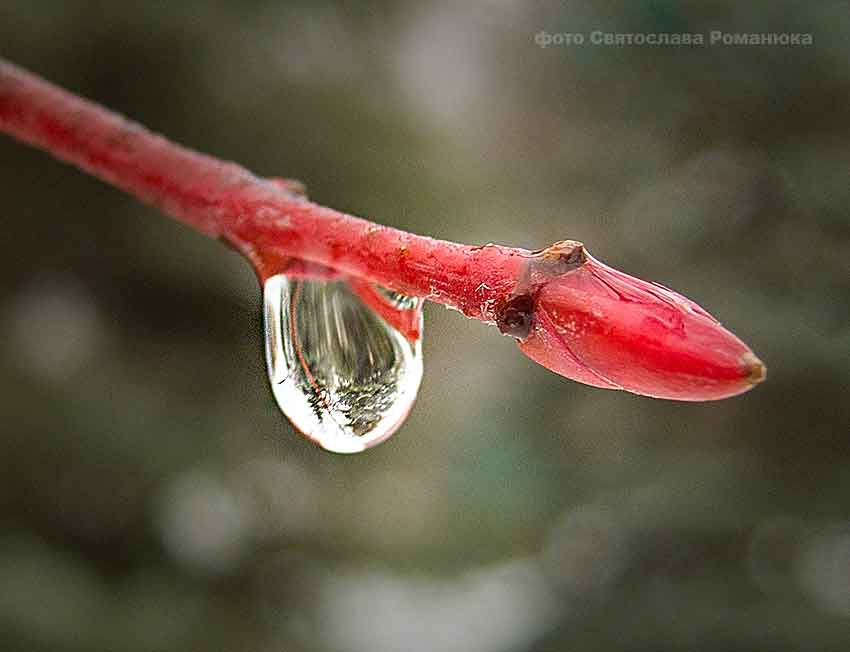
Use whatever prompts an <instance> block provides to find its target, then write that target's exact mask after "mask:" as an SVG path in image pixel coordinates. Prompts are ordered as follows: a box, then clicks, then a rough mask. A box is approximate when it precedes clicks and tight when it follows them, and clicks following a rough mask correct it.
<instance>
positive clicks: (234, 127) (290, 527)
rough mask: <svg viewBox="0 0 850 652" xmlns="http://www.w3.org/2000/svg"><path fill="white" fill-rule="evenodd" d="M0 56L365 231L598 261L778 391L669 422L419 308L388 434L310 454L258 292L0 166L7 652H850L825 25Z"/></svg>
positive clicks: (25, 173) (111, 17)
mask: <svg viewBox="0 0 850 652" xmlns="http://www.w3.org/2000/svg"><path fill="white" fill-rule="evenodd" d="M541 29H544V30H546V31H547V32H549V33H560V32H582V33H585V34H588V33H589V32H590V31H592V30H602V31H621V32H639V31H643V32H662V31H667V32H701V33H704V34H706V35H707V34H708V33H709V31H710V30H712V29H719V30H724V31H729V32H752V31H755V32H809V33H812V34H813V37H814V45H813V46H811V47H742V46H739V47H733V46H726V47H721V46H715V47H711V46H710V45H705V46H703V47H690V48H672V47H667V48H664V47H625V48H615V47H594V46H591V45H585V46H583V47H550V48H545V49H542V48H540V47H538V46H537V45H535V42H534V34H535V33H536V32H538V31H539V30H541ZM0 55H2V56H4V57H7V58H9V59H12V60H14V61H16V62H18V63H20V64H21V65H24V66H26V67H29V68H31V69H33V70H35V71H36V72H38V73H40V74H42V75H44V76H46V77H48V78H49V79H52V80H54V81H56V82H58V83H60V84H62V85H64V86H66V87H68V88H71V89H73V90H75V91H76V92H79V93H81V94H83V95H85V96H88V97H91V98H94V99H96V100H98V101H100V102H102V103H104V104H106V105H108V106H110V107H113V108H115V109H118V110H120V111H122V112H123V113H126V114H128V115H130V116H132V117H133V118H135V119H137V120H139V121H140V122H142V123H144V124H146V125H148V126H150V127H152V128H154V129H156V130H158V131H161V132H163V133H165V134H167V135H168V136H169V137H171V138H173V139H176V140H177V141H179V142H182V143H185V144H188V145H191V146H193V147H196V148H198V149H201V150H204V151H208V152H210V153H212V154H215V155H218V156H221V157H224V158H229V159H233V160H236V161H239V162H241V163H243V164H245V165H246V166H248V167H249V168H251V169H253V170H254V171H256V172H258V173H260V174H263V175H268V176H290V177H296V178H299V179H301V180H303V181H304V182H305V183H306V184H307V186H308V189H309V191H310V195H311V197H312V198H314V199H315V200H317V201H319V202H321V203H324V204H327V205H330V206H333V207H336V208H339V209H343V210H347V211H349V212H353V213H355V214H359V215H364V216H368V217H370V218H372V219H374V220H376V221H380V222H383V223H386V224H391V225H394V226H398V227H402V228H405V229H409V230H413V231H416V232H420V233H427V234H430V235H434V236H438V237H443V238H448V239H454V240H460V241H464V242H470V243H486V242H490V241H493V242H503V243H510V244H516V245H520V246H526V247H529V248H537V247H541V246H545V245H547V244H548V243H550V242H552V241H554V240H559V239H563V238H576V239H580V240H583V241H584V242H586V243H588V245H589V247H590V249H591V251H593V253H594V254H595V255H597V256H598V257H600V258H601V259H603V260H605V261H607V262H609V263H611V264H613V265H615V266H617V267H620V268H622V269H625V270H627V271H629V272H631V273H633V274H636V275H638V276H642V277H645V278H650V279H653V280H657V281H659V282H661V283H663V284H665V285H668V286H670V287H673V288H676V289H678V290H680V291H682V292H683V293H685V294H687V295H688V296H690V297H692V298H694V299H696V300H697V301H699V302H700V303H701V304H702V305H704V306H706V307H707V308H709V309H710V310H711V311H712V312H713V313H714V314H715V315H717V316H718V317H719V318H720V319H722V320H723V321H724V323H725V324H727V325H728V326H729V327H730V328H731V329H732V330H733V331H734V332H736V333H737V334H738V335H739V336H741V337H742V338H743V339H744V340H745V341H747V342H748V343H750V344H751V345H752V346H753V348H754V350H755V351H756V353H757V354H759V356H760V357H762V358H763V359H764V360H765V362H766V363H767V365H768V368H769V379H768V381H767V382H766V383H765V384H763V385H762V386H760V387H758V388H757V389H755V390H754V391H752V392H750V393H748V394H746V395H744V396H741V397H738V398H735V399H731V400H727V401H723V402H720V403H716V404H702V405H701V404H678V403H672V402H664V401H655V400H650V399H645V398H639V397H635V396H630V395H626V394H624V393H617V392H609V391H603V390H598V389H593V388H589V387H585V386H582V385H579V384H576V383H572V382H569V381H566V380H564V379H562V378H560V377H558V376H555V375H554V374H551V373H549V372H548V371H546V370H545V369H543V368H540V367H538V366H536V365H534V364H533V363H531V362H530V361H528V360H527V359H525V358H524V357H523V356H522V355H521V354H520V353H519V352H518V351H517V350H516V348H515V347H514V345H513V344H512V342H511V341H510V340H509V339H508V338H504V337H500V336H499V335H498V333H496V332H495V330H494V329H492V328H487V327H486V326H483V325H482V324H480V323H477V322H472V321H467V320H465V319H464V318H463V317H461V316H460V315H459V314H457V313H453V312H449V311H446V310H444V309H443V308H441V307H439V306H434V305H429V306H428V308H427V310H426V338H425V365H426V374H425V378H424V382H423V387H422V391H421V395H420V398H419V400H418V403H417V405H416V407H415V409H414V412H413V414H412V415H411V417H410V419H409V421H408V423H407V424H406V425H405V426H404V427H403V428H402V429H401V430H400V431H399V432H398V433H397V434H396V436H395V437H394V438H393V439H392V440H390V441H389V442H388V443H386V444H384V445H382V446H379V447H378V448H376V449H374V450H372V451H369V452H367V453H365V454H362V455H358V456H351V457H346V456H338V455H332V454H329V453H325V452H322V451H320V450H318V449H316V448H314V447H313V446H311V445H310V444H309V443H307V442H306V441H304V440H302V439H301V438H299V436H297V435H296V434H295V433H294V431H293V430H292V428H291V427H290V426H289V425H288V423H287V422H286V421H285V419H284V418H283V417H282V416H281V414H280V413H279V411H278V410H277V408H276V406H275V403H274V400H273V398H272V395H271V392H270V390H269V387H268V384H267V380H266V377H265V367H264V361H263V359H262V342H261V335H260V323H261V320H260V306H259V298H260V293H259V290H258V288H257V286H256V281H255V279H254V277H253V274H252V273H251V271H250V269H249V267H248V265H247V264H246V263H245V262H244V261H242V260H241V259H240V258H239V257H238V256H237V255H236V254H235V253H233V252H231V251H229V250H228V249H226V248H224V247H222V246H221V245H220V244H218V243H216V242H213V241H211V240H208V239H205V238H204V237H203V236H201V235H199V234H197V233H195V232H193V231H191V230H189V229H187V228H185V227H183V226H181V225H179V224H177V223H174V222H172V221H170V220H168V219H166V218H163V217H162V216H160V215H159V214H158V213H157V212H156V211H155V210H154V209H151V208H148V207H145V206H142V205H140V204H138V203H136V202H135V201H133V200H131V199H129V198H127V197H125V196H124V195H122V194H121V193H119V192H117V191H115V190H113V189H110V188H108V187H106V186H105V185H103V184H101V183H99V182H97V181H95V180H93V179H90V178H88V177H86V176H84V175H83V174H81V173H79V172H77V171H75V170H73V169H71V168H69V167H66V166H63V165H61V164H58V163H56V162H54V161H53V160H51V159H50V158H49V157H47V156H45V155H44V154H42V153H40V152H36V151H33V150H31V149H28V148H26V147H23V146H21V145H19V144H17V143H14V142H12V141H11V140H10V139H8V138H5V137H3V138H0V170H2V173H0V206H2V236H0V278H2V280H0V416H2V429H1V430H0V640H2V643H0V646H1V647H2V649H3V650H4V651H8V652H12V651H16V650H26V651H28V652H31V651H36V652H37V651H41V650H44V651H48V650H49V651H51V652H57V651H59V652H63V651H66V650H67V651H83V650H85V651H101V650H102V651H114V650H122V651H124V652H134V651H139V652H148V651H154V650H155V651H163V652H168V651H172V650H173V651H181V652H185V651H188V650H192V651H196V650H197V651H206V650H259V651H272V650H275V651H279V650H286V651H294V652H300V651H308V650H310V651H312V650H317V651H320V652H321V651H327V652H349V651H350V652H361V651H362V652H367V651H368V652H395V651H407V650H410V651H414V652H418V651H423V652H425V651H430V650H443V651H448V652H453V651H470V652H479V651H480V652H508V651H520V650H528V651H539V652H543V651H552V650H571V651H583V650H588V651H590V650H615V651H616V650H642V651H643V650H645V651H647V652H649V651H658V650H681V651H683V652H684V651H688V652H694V651H700V650H706V651H708V650H711V651H723V650H755V649H758V650H783V651H784V650H787V651H789V652H791V651H794V652H797V651H799V650H841V649H848V648H850V441H848V435H850V394H848V389H850V386H849V385H850V384H849V383H848V380H850V373H848V372H850V219H848V206H850V109H848V106H850V66H848V61H850V9H848V6H847V4H846V3H844V2H831V3H829V2H826V3H811V4H810V3H804V2H797V3H791V2H782V3H777V2H768V1H761V2H750V3H739V2H732V1H728V2H712V3H703V2H696V1H693V2H668V1H664V0H655V1H650V0H639V1H637V2H631V3H608V2H602V3H593V8H591V3H574V2H569V3H567V2H563V3H557V4H556V3H552V4H549V5H541V4H538V3H527V4H521V3H512V2H507V1H501V2H500V1H495V0H492V1H484V0H476V1H474V2H467V3H449V2H431V3H421V2H392V3H390V2H386V3H338V4H337V3H331V2H316V1H311V2H303V3H282V2H278V1H260V0H253V1H250V2H249V1H243V2H197V1H194V2H193V1H186V2H171V3H166V2H146V3H145V2H143V3H129V2H92V1H83V0H56V1H47V0H3V1H2V2H0Z"/></svg>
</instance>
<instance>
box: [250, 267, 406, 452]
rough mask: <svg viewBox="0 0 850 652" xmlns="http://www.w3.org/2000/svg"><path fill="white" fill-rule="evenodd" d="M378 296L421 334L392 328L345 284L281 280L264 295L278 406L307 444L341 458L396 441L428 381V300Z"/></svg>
mask: <svg viewBox="0 0 850 652" xmlns="http://www.w3.org/2000/svg"><path fill="white" fill-rule="evenodd" d="M371 289H373V290H374V292H372V293H371V298H370V300H372V301H374V300H375V299H374V297H379V300H380V301H384V302H385V303H386V308H387V309H388V310H391V311H403V312H402V314H401V315H400V316H401V317H402V318H403V319H400V320H399V323H407V324H411V323H412V324H414V326H415V327H414V328H409V327H408V328H407V329H406V332H403V331H402V330H399V329H397V328H396V327H394V326H392V325H390V324H389V323H388V322H387V321H385V320H384V318H382V317H381V316H379V314H378V312H376V311H375V310H373V309H372V308H370V307H369V306H367V305H366V304H365V303H363V301H361V299H360V298H359V297H358V295H357V294H356V293H355V292H353V291H352V289H351V287H350V286H349V284H348V283H346V282H345V281H324V280H309V279H300V278H289V277H287V276H285V275H282V274H281V275H277V276H273V277H271V278H269V279H268V280H267V281H266V283H265V286H264V288H263V294H264V301H265V312H264V315H265V336H266V361H267V363H268V371H269V380H270V381H271V384H272V390H273V391H274V395H275V398H276V399H277V403H278V405H279V406H280V409H281V410H282V411H283V413H284V414H285V415H286V416H287V417H288V418H289V420H290V421H291V422H292V424H293V425H294V426H295V427H296V428H297V429H298V430H299V431H301V432H302V433H303V434H304V435H305V436H306V437H307V438H308V439H311V440H312V441H314V442H315V443H317V444H318V445H319V446H321V447H322V448H324V449H326V450H329V451H333V452H335V453H359V452H360V451H363V450H366V449H367V448H370V447H371V446H374V445H376V444H379V443H380V442H382V441H384V440H385V439H387V438H388V437H390V436H391V435H392V434H393V433H394V432H395V431H396V430H397V429H398V427H399V426H400V425H401V424H402V423H403V422H404V419H405V418H406V417H407V414H408V413H409V412H410V408H411V406H412V405H413V402H414V400H415V399H416V394H417V392H418V391H419V383H420V381H421V380H422V338H421V335H420V334H421V332H422V299H418V298H411V297H407V296H405V295H401V294H398V293H395V292H392V291H390V290H386V289H385V288H380V287H378V286H371ZM407 311H410V312H407ZM385 314H386V313H385Z"/></svg>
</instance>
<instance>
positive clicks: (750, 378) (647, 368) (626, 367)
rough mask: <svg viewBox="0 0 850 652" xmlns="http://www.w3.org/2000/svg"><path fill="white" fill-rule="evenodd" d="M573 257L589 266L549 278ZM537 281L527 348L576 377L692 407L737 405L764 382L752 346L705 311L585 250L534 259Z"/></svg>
mask: <svg viewBox="0 0 850 652" xmlns="http://www.w3.org/2000/svg"><path fill="white" fill-rule="evenodd" d="M565 248H567V249H571V256H572V259H573V261H575V259H576V253H575V251H576V250H577V249H579V248H580V251H581V254H582V256H581V258H582V260H581V262H580V264H579V265H578V266H577V267H574V268H572V269H567V270H566V271H563V270H562V271H558V272H557V273H555V274H549V273H548V272H547V270H551V269H556V267H557V266H555V267H554V268H553V260H565V255H564V251H565ZM553 252H555V254H553ZM528 277H529V282H528V287H527V288H526V289H527V291H528V294H531V295H532V296H533V298H534V302H533V306H534V308H533V314H532V315H531V320H530V328H529V329H528V333H527V336H526V337H524V338H523V339H521V340H520V343H519V346H520V348H521V349H522V351H523V353H525V354H526V355H527V356H528V357H529V358H531V359H532V360H534V361H535V362H538V363H540V364H542V365H543V366H545V367H547V368H549V369H551V370H552V371H554V372H556V373H559V374H561V375H563V376H566V377H567V378H572V379H573V380H577V381H580V382H583V383H587V384H589V385H595V386H597V387H606V388H610V389H623V390H626V391H629V392H633V393H635V394H643V395H646V396H654V397H657V398H667V399H678V400H683V401H709V400H715V399H721V398H726V397H729V396H734V395H735V394H740V393H741V392H744V391H746V390H748V389H750V388H751V387H752V386H753V385H755V384H756V383H758V382H760V381H761V380H763V379H764V378H765V367H764V365H763V364H762V363H761V361H760V360H759V359H758V358H757V357H756V356H755V355H754V354H753V352H752V351H750V349H749V348H748V347H747V345H746V344H744V343H743V342H742V341H741V340H739V339H738V338H737V337H735V336H734V335H733V334H732V333H730V332H729V331H728V330H726V329H725V328H723V326H721V325H720V322H718V321H717V320H716V319H714V317H712V316H711V315H709V314H708V313H707V312H706V311H705V310H703V309H702V308H700V307H699V306H698V305H697V304H696V303H694V302H693V301H691V300H690V299H687V298H685V297H683V296H682V295H680V294H677V293H675V292H673V291H671V290H668V289H667V288H664V287H662V286H660V285H657V284H654V283H649V282H647V281H642V280H640V279H637V278H635V277H633V276H629V275H627V274H624V273H622V272H619V271H617V270H615V269H612V268H610V267H608V266H607V265H604V264H603V263H601V262H599V261H598V260H596V259H594V258H592V257H591V256H589V255H587V254H586V252H584V248H583V247H582V245H581V244H580V243H575V242H566V243H559V244H558V245H553V247H550V248H549V249H547V250H545V251H544V252H542V253H541V254H540V255H539V256H535V258H533V259H532V262H531V263H530V264H529V275H528ZM523 293H524V289H523V288H522V287H518V289H517V292H516V293H515V295H516V296H515V298H514V300H512V301H514V302H515V303H518V304H520V305H521V304H522V301H517V298H518V297H521V296H523ZM513 321H514V322H516V321H517V319H516V315H513Z"/></svg>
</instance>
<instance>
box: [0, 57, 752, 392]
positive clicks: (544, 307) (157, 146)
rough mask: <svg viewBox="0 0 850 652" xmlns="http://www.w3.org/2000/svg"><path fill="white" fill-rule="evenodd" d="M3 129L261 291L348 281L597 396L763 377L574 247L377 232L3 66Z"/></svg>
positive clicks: (687, 307) (699, 326)
mask: <svg viewBox="0 0 850 652" xmlns="http://www.w3.org/2000/svg"><path fill="white" fill-rule="evenodd" d="M0 130H3V131H6V132H7V133H9V134H11V135H13V136H15V137H17V138H18V139H20V140H22V141H24V142H27V143H29V144H31V145H35V146H37V147H40V148H42V149H44V150H47V151H48V152H50V153H51V154H53V155H54V156H56V157H58V158H60V159H62V160H65V161H68V162H69V163H72V164H74V165H76V166H77V167H79V168H82V169H83V170H86V171H87V172H89V173H91V174H93V175H95V176H97V177H99V178H101V179H103V180H105V181H107V182H109V183H111V184H113V185H115V186H117V187H119V188H122V189H123V190H125V191H127V192H128V193H130V194H132V195H133V196H135V197H137V198H139V199H141V200H143V201H145V202H148V203H151V204H154V205H155V206H157V207H158V208H160V209H161V210H162V211H163V212H164V213H166V214H168V215H171V216H172V217H175V218H177V219H179V220H181V221H183V222H185V223H186V224H189V225H190V226H193V227H194V228H196V229H198V230H200V231H202V232H204V233H206V234H207V235H210V236H213V237H217V238H221V239H222V240H225V241H227V242H229V243H230V244H231V245H232V246H234V247H235V248H236V249H237V250H239V251H240V252H242V253H243V254H244V255H245V256H247V257H248V258H249V259H250V260H251V261H252V263H253V264H254V267H255V269H256V270H257V273H258V275H259V276H260V277H261V279H265V278H268V277H269V276H271V275H274V274H277V273H281V272H283V271H285V272H287V273H301V274H308V275H309V274H319V275H322V274H324V275H329V274H331V275H332V274H334V273H342V274H344V275H346V276H350V277H355V278H357V279H361V282H362V280H363V279H366V280H369V281H373V282H376V283H380V284H381V285H384V286H386V287H389V288H391V289H393V290H396V291H399V292H402V293H405V294H410V295H415V296H423V297H425V298H427V299H429V300H431V301H437V302H439V303H443V304H445V305H447V306H450V307H453V308H456V309H458V310H460V311H461V312H463V313H464V314H465V315H467V316H469V317H473V318H476V319H481V320H483V321H486V322H491V323H496V324H497V325H498V326H499V328H500V330H502V332H505V333H508V334H510V335H513V336H514V337H516V338H517V339H518V340H519V341H520V347H521V348H522V349H523V351H524V352H525V353H526V354H527V355H528V356H529V357H531V358H532V359H534V360H536V361H538V362H540V363H541V364H543V365H545V366H547V367H549V368H550V369H553V370H554V371H556V372H558V373H561V374H563V375H565V376H567V377H570V378H574V379H576V380H579V381H582V382H586V383H589V384H592V385H597V386H601V387H609V388H618V389H627V390H629V391H633V392H637V393H642V394H648V395H651V396H659V397H666V398H678V399H685V400H707V399H713V398H722V397H725V396H729V395H732V394H736V393H739V392H741V391H744V390H745V389H748V388H749V387H750V386H751V385H752V384H753V383H754V382H757V381H758V380H761V378H762V377H763V376H764V366H763V365H762V364H761V363H760V362H759V361H758V359H757V358H756V357H755V356H754V355H753V354H752V353H751V352H750V350H749V349H748V348H747V347H746V346H745V345H744V344H743V343H742V342H740V340H738V339H737V338H735V337H734V335H732V334H731V333H729V332H728V331H726V330H725V329H723V328H722V327H721V326H720V325H719V323H718V322H716V321H715V320H714V319H713V318H711V317H710V316H709V315H708V314H707V313H705V311H702V310H701V309H700V308H699V307H698V306H696V304H694V303H693V302H690V301H689V300H687V299H685V298H684V297H681V296H680V295H677V294H675V293H673V292H670V291H668V290H666V289H662V288H660V287H659V286H656V285H654V284H650V283H647V282H645V281H640V280H639V279H635V278H633V277H630V276H627V275H625V274H623V273H621V272H618V271H616V270H613V269H611V268H609V267H607V266H605V265H603V264H602V263H599V262H598V261H596V260H595V259H593V258H592V257H590V256H589V255H588V254H587V253H586V252H585V250H584V247H583V246H582V245H581V244H580V243H576V242H572V241H565V242H563V243H556V244H555V245H553V246H551V247H549V248H547V249H545V250H543V251H540V252H530V251H528V250H525V249H518V248H511V247H503V246H497V245H487V246H484V247H476V246H468V245H462V244H457V243H454V242H447V241H444V240H435V239H432V238H428V237H423V236H418V235H413V234H410V233H406V232H404V231H400V230H398V229H393V228H390V227H386V226H380V225H377V224H374V223H372V222H368V221H366V220H363V219H360V218H356V217H352V216H350V215H346V214H344V213H340V212H337V211H334V210H331V209H329V208H325V207H323V206H319V205H317V204H314V203H311V202H309V201H308V200H307V199H306V198H305V197H303V196H302V195H301V194H300V193H299V192H298V189H297V188H295V187H293V186H292V185H291V184H289V183H287V182H281V181H280V180H269V179H261V178H258V177H256V176H254V175H253V174H251V173H250V172H248V171H247V170H245V169H244V168H242V167H240V166H238V165H236V164H233V163H228V162H223V161H220V160H218V159H215V158H212V157H210V156H205V155H203V154H199V153H197V152H194V151H192V150H189V149H186V148H184V147H181V146H179V145H176V144H174V143H172V142H170V141H168V140H166V139H165V138H163V137H161V136H158V135H156V134H153V133H151V132H149V131H148V130H146V129H145V128H143V127H141V126H140V125H137V124H135V123H132V122H129V121H128V120H126V119H125V118H123V117H121V116H119V115H117V114H115V113H113V112H111V111H109V110H107V109H105V108H103V107H101V106H98V105H96V104H93V103H91V102H88V101H86V100H84V99H82V98H79V97H77V96H75V95H73V94H71V93H68V92H67V91H64V90H62V89H60V88H58V87H56V86H54V85H52V84H50V83H49V82H46V81H44V80H42V79H40V78H38V77H36V76H35V75H33V74H31V73H29V72H26V71H24V70H22V69H21V68H18V67H17V66H14V65H12V64H10V63H7V62H4V61H2V60H0ZM354 285H355V287H356V286H357V283H355V284H354ZM360 291H361V292H365V289H364V288H362V286H361V289H360Z"/></svg>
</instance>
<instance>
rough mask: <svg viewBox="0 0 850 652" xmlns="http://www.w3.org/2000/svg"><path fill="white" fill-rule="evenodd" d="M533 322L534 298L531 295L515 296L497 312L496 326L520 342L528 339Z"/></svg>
mask: <svg viewBox="0 0 850 652" xmlns="http://www.w3.org/2000/svg"><path fill="white" fill-rule="evenodd" d="M533 320H534V297H532V296H531V295H530V294H518V295H516V296H513V297H511V298H510V299H508V301H506V302H505V304H504V305H503V306H501V308H500V309H499V310H497V311H496V325H497V326H498V327H499V330H500V331H501V332H502V333H504V334H505V335H510V336H511V337H515V338H516V339H518V340H520V341H522V340H524V339H525V338H526V337H528V334H529V332H531V324H532V322H533Z"/></svg>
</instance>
